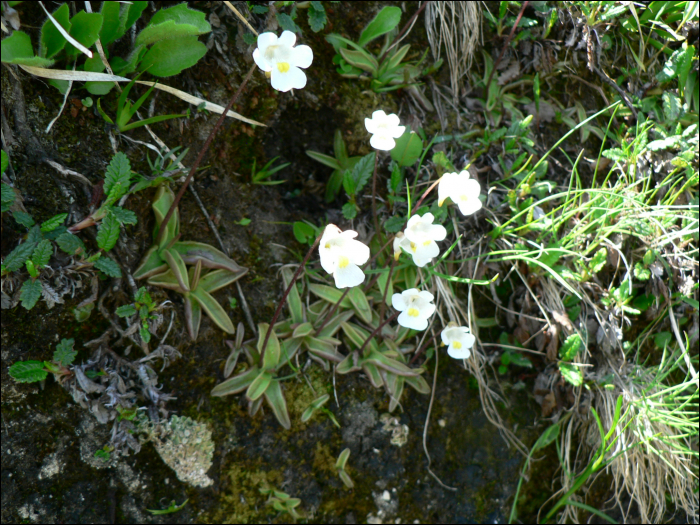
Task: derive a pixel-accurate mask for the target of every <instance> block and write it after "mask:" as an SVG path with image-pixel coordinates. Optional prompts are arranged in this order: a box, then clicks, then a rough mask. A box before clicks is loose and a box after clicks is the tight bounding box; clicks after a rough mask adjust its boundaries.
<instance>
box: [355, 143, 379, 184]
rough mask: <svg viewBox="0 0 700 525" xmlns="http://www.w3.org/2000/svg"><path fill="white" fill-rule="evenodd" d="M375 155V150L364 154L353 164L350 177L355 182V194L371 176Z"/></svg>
mask: <svg viewBox="0 0 700 525" xmlns="http://www.w3.org/2000/svg"><path fill="white" fill-rule="evenodd" d="M375 156H376V153H375V152H372V153H370V154H369V155H365V156H364V157H362V158H361V159H360V160H359V162H358V163H357V164H355V167H354V168H353V169H352V179H353V181H354V183H355V184H354V186H355V194H358V193H360V192H361V191H362V188H364V187H365V184H367V181H368V180H369V178H370V177H371V176H372V173H373V171H374V158H375Z"/></svg>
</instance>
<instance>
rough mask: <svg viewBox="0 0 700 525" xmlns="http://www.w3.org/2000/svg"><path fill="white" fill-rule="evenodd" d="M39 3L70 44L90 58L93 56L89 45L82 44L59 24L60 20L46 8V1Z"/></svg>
mask: <svg viewBox="0 0 700 525" xmlns="http://www.w3.org/2000/svg"><path fill="white" fill-rule="evenodd" d="M39 5H40V6H41V8H42V9H43V10H44V13H46V16H48V17H49V20H51V23H52V24H53V25H54V27H55V28H56V29H57V30H58V32H59V33H61V35H62V36H63V38H65V39H66V40H68V43H69V44H71V45H72V46H74V47H75V48H77V49H79V50H80V52H81V53H83V54H85V55H87V56H88V58H92V51H90V50H89V49H88V48H87V47H85V46H84V45H83V44H81V43H80V42H78V41H77V40H76V39H75V38H73V37H72V36H70V35H69V34H68V31H66V30H65V29H63V26H61V24H59V23H58V22H56V19H55V18H54V17H53V16H51V13H49V12H48V11H47V10H46V8H45V7H44V2H39Z"/></svg>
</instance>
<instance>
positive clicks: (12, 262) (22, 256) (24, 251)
mask: <svg viewBox="0 0 700 525" xmlns="http://www.w3.org/2000/svg"><path fill="white" fill-rule="evenodd" d="M36 245H37V243H36V242H23V243H22V244H20V245H19V246H17V248H15V249H14V250H12V251H11V252H10V253H9V255H8V256H7V257H5V260H4V261H3V263H2V264H3V265H4V266H5V270H6V271H7V272H16V271H17V270H19V269H20V268H21V267H22V266H23V265H24V262H25V261H26V260H27V259H29V256H30V255H31V254H32V252H33V251H34V247H35V246H36Z"/></svg>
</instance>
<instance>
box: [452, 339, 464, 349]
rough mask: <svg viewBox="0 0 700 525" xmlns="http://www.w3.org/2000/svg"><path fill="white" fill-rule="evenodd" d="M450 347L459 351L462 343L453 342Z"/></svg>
mask: <svg viewBox="0 0 700 525" xmlns="http://www.w3.org/2000/svg"><path fill="white" fill-rule="evenodd" d="M452 347H453V348H455V349H457V350H459V349H460V348H462V343H460V342H459V341H453V342H452Z"/></svg>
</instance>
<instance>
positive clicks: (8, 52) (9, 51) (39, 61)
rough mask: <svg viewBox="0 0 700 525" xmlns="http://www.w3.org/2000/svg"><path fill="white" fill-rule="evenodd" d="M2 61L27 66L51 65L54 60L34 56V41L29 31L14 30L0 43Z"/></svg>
mask: <svg viewBox="0 0 700 525" xmlns="http://www.w3.org/2000/svg"><path fill="white" fill-rule="evenodd" d="M0 46H1V47H2V50H1V52H2V62H3V63H5V64H23V65H25V66H36V67H49V66H51V65H52V64H53V62H54V61H53V60H49V59H47V58H40V57H37V56H34V49H32V41H31V39H30V38H29V35H28V34H27V33H24V32H22V31H14V32H13V33H12V34H11V35H10V36H8V37H7V38H5V39H4V40H3V41H2V44H0Z"/></svg>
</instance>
